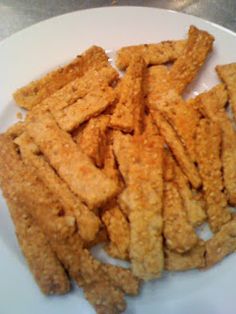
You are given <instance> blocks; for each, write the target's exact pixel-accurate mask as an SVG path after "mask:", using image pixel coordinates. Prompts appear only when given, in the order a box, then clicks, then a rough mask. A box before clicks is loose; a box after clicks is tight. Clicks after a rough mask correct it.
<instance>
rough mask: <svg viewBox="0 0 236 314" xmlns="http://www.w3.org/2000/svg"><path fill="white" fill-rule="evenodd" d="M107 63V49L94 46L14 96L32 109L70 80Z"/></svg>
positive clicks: (21, 103)
mask: <svg viewBox="0 0 236 314" xmlns="http://www.w3.org/2000/svg"><path fill="white" fill-rule="evenodd" d="M107 64H108V57H107V55H106V53H105V51H104V50H103V49H102V48H100V47H96V46H92V47H91V48H90V49H88V50H86V51H85V52H84V53H83V54H82V55H81V56H78V57H77V58H76V59H74V60H73V61H72V62H71V63H69V64H68V65H66V66H64V67H61V68H59V69H56V70H54V71H52V72H49V73H48V74H46V75H45V76H43V77H42V78H41V79H39V80H36V81H33V82H31V83H30V84H28V85H26V86H24V87H22V88H20V89H18V90H17V91H16V92H15V93H14V95H13V97H14V99H15V101H16V103H17V104H18V105H19V106H21V107H23V108H26V109H29V110H31V109H32V108H33V107H34V106H35V105H37V104H39V103H41V102H42V101H43V100H44V99H46V98H47V97H49V96H51V95H52V94H53V93H55V92H56V91H57V90H59V89H61V88H62V87H63V86H65V85H66V84H68V83H69V82H71V81H73V80H74V79H76V78H78V77H81V76H83V75H84V73H85V72H86V71H88V70H89V69H97V70H98V69H100V68H102V67H104V66H106V65H107Z"/></svg>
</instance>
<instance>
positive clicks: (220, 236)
mask: <svg viewBox="0 0 236 314" xmlns="http://www.w3.org/2000/svg"><path fill="white" fill-rule="evenodd" d="M235 250H236V220H235V219H233V220H232V221H230V222H228V223H227V224H225V225H223V226H222V227H221V229H220V231H219V232H217V233H216V234H215V235H214V236H213V238H211V239H210V240H208V241H207V242H206V267H211V266H212V265H214V264H216V263H218V262H219V261H221V260H222V259H223V258H224V257H225V256H226V255H228V254H230V253H232V252H234V251H235Z"/></svg>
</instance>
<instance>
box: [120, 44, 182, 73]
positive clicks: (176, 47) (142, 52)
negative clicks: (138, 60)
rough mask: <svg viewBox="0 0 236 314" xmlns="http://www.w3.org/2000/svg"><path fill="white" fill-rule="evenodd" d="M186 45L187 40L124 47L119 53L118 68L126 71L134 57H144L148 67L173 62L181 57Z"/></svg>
mask: <svg viewBox="0 0 236 314" xmlns="http://www.w3.org/2000/svg"><path fill="white" fill-rule="evenodd" d="M185 45H186V41H185V40H176V41H174V40H172V41H163V42H160V43H157V44H144V45H137V46H128V47H123V48H121V49H120V50H118V52H117V57H116V66H117V67H118V68H119V69H120V70H125V69H126V68H127V67H128V66H129V64H130V60H131V59H132V57H133V56H134V55H135V56H140V57H142V58H143V59H144V60H145V63H146V64H147V65H154V64H163V63H167V62H172V61H175V60H176V59H177V58H179V57H180V55H181V53H182V52H183V50H184V47H185Z"/></svg>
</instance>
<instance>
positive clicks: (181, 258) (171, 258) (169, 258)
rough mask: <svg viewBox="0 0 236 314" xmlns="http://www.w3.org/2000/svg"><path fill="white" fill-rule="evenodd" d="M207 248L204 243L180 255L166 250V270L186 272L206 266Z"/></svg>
mask: <svg viewBox="0 0 236 314" xmlns="http://www.w3.org/2000/svg"><path fill="white" fill-rule="evenodd" d="M205 252H206V247H205V243H204V242H203V241H199V243H198V244H197V245H196V246H195V247H194V248H192V249H191V250H190V251H189V252H186V253H183V254H179V253H176V252H174V251H171V250H169V249H168V248H165V270H168V271H184V270H190V269H194V268H203V267H204V266H205Z"/></svg>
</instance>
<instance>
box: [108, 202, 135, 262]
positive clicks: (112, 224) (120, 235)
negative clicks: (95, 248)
mask: <svg viewBox="0 0 236 314" xmlns="http://www.w3.org/2000/svg"><path fill="white" fill-rule="evenodd" d="M102 221H103V223H104V224H105V226H106V229H107V233H108V236H109V238H110V242H109V244H108V246H107V248H106V250H107V252H108V254H110V255H111V256H112V257H115V258H120V259H124V260H128V259H129V243H130V226H129V223H128V221H127V219H126V217H125V216H124V214H123V213H122V211H121V210H120V209H119V207H118V205H116V206H113V207H111V208H108V209H107V210H106V211H105V213H104V214H103V215H102Z"/></svg>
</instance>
